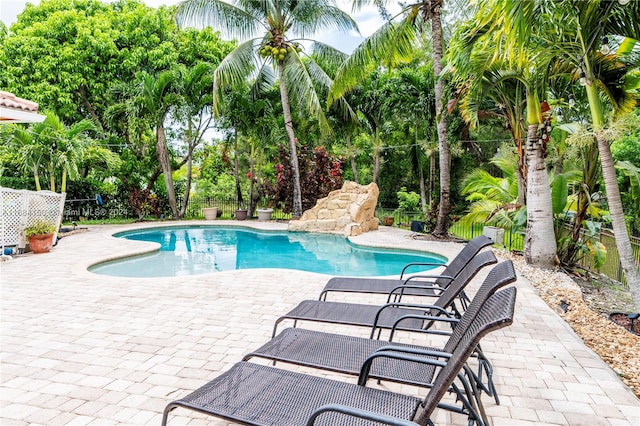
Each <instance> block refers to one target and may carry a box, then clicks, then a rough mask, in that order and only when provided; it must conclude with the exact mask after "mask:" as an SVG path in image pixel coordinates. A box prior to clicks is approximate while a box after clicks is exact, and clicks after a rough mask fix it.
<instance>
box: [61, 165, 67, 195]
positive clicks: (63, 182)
mask: <svg viewBox="0 0 640 426" xmlns="http://www.w3.org/2000/svg"><path fill="white" fill-rule="evenodd" d="M64 192H67V170H66V169H64V168H63V169H62V179H61V180H60V193H64Z"/></svg>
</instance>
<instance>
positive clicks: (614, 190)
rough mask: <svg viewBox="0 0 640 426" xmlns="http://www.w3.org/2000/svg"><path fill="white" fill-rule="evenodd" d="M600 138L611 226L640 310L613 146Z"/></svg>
mask: <svg viewBox="0 0 640 426" xmlns="http://www.w3.org/2000/svg"><path fill="white" fill-rule="evenodd" d="M596 139H597V140H598V151H600V163H601V164H602V177H603V178H604V187H605V190H606V191H607V203H608V204H609V213H610V214H611V226H612V227H613V233H614V235H615V240H616V248H617V249H618V255H619V256H620V264H621V266H622V270H623V271H624V276H625V278H626V279H627V284H628V285H629V290H630V292H631V297H632V298H633V303H634V304H635V306H636V310H640V274H639V273H638V267H637V266H636V262H635V260H634V259H633V251H632V249H631V241H630V240H629V233H628V232H627V226H626V224H625V221H624V213H623V209H622V199H621V198H620V188H619V187H618V180H617V178H616V171H615V168H614V165H613V156H612V155H611V146H610V145H609V142H608V141H607V140H606V139H605V138H604V135H603V134H602V133H601V132H597V133H596Z"/></svg>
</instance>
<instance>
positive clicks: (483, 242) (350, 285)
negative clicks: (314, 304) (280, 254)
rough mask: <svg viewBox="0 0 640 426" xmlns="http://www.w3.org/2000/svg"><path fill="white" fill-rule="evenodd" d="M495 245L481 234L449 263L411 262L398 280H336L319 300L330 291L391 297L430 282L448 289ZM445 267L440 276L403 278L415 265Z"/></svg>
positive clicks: (419, 290)
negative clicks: (401, 288) (400, 288)
mask: <svg viewBox="0 0 640 426" xmlns="http://www.w3.org/2000/svg"><path fill="white" fill-rule="evenodd" d="M491 244H493V241H492V240H491V239H490V238H489V237H485V236H484V235H480V236H478V237H475V238H474V239H472V240H471V241H469V242H468V243H467V244H466V245H465V246H464V248H463V249H462V250H461V251H460V253H458V255H457V256H456V257H455V258H454V259H453V260H452V261H451V262H450V263H449V264H448V265H442V264H439V263H410V264H408V265H406V266H405V267H404V269H403V270H402V272H401V274H400V278H399V279H391V278H390V279H383V278H362V277H357V278H356V277H334V278H331V279H330V280H329V281H328V282H327V284H326V285H325V286H324V288H323V289H322V292H321V293H320V297H319V299H320V300H326V299H327V294H328V293H330V292H342V293H375V294H388V293H389V292H391V291H392V290H393V289H394V288H396V287H398V286H401V285H403V284H409V283H414V282H417V281H419V282H424V281H425V280H429V281H428V282H430V283H433V284H436V285H438V286H440V287H442V288H446V287H447V286H448V285H449V283H450V282H451V281H452V280H453V279H455V278H456V277H457V276H458V274H459V273H460V272H462V270H463V269H464V267H465V266H466V265H467V264H468V263H469V262H470V261H471V259H473V257H474V256H476V255H477V254H478V253H479V252H480V251H481V250H482V249H483V248H485V247H487V246H490V245H491ZM428 265H430V266H433V265H437V266H446V268H445V270H444V271H443V272H442V274H440V275H423V274H419V275H413V276H410V277H408V278H405V277H404V274H405V272H406V271H407V269H408V268H410V267H412V266H428ZM405 294H406V295H417V296H421V295H425V294H426V295H433V291H432V290H431V289H429V288H418V287H415V288H412V289H407V290H406V292H405Z"/></svg>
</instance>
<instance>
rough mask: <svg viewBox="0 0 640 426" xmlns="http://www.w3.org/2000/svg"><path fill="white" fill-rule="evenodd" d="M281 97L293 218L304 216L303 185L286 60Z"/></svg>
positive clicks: (281, 74)
mask: <svg viewBox="0 0 640 426" xmlns="http://www.w3.org/2000/svg"><path fill="white" fill-rule="evenodd" d="M278 65H279V67H278V70H279V73H278V77H279V78H280V98H281V99H282V113H283V114H284V128H285V130H286V132H287V137H288V138H289V162H290V163H291V175H292V176H293V218H294V219H297V218H299V217H300V216H302V187H301V185H300V166H299V165H298V148H297V146H296V142H297V141H296V137H295V134H294V132H293V119H292V117H291V107H290V106H289V93H288V92H287V84H286V82H285V78H284V62H283V61H279V64H278Z"/></svg>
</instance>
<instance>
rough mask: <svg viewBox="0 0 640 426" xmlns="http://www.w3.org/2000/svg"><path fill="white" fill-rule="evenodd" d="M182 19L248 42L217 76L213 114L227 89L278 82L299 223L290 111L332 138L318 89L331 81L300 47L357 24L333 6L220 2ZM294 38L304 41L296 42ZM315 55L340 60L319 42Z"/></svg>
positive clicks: (324, 2)
mask: <svg viewBox="0 0 640 426" xmlns="http://www.w3.org/2000/svg"><path fill="white" fill-rule="evenodd" d="M178 19H179V22H180V23H181V24H183V25H185V24H192V23H195V24H204V25H209V26H212V27H214V28H221V29H223V30H225V31H226V32H228V33H229V34H230V35H232V36H234V37H238V38H239V39H241V40H244V41H242V42H241V43H240V44H239V45H238V47H237V48H236V49H234V50H233V51H232V52H231V53H230V54H229V55H228V56H227V57H226V58H225V59H224V60H223V61H222V63H221V64H220V66H219V67H218V68H217V69H216V71H215V74H214V93H213V106H214V112H216V113H218V112H219V109H220V106H221V103H222V102H223V91H224V90H225V89H226V88H228V87H230V86H237V85H238V84H240V83H241V82H243V81H246V80H247V79H248V78H249V77H250V76H256V75H257V77H255V84H256V87H257V88H260V87H265V86H266V85H272V84H274V83H275V82H276V80H277V82H278V84H279V88H280V97H281V99H282V112H283V115H284V125H285V130H286V132H287V138H288V141H289V152H290V162H291V171H292V177H293V216H294V217H300V216H301V215H302V195H301V194H302V191H301V186H300V185H301V183H300V170H299V165H298V147H297V144H298V141H297V139H296V137H295V133H294V126H293V115H292V111H291V106H292V105H294V106H296V107H297V108H299V109H304V110H306V111H307V112H308V113H309V114H310V115H312V116H314V117H317V118H318V121H319V125H320V127H321V129H323V131H324V132H326V133H328V132H329V130H330V129H329V126H328V123H327V120H326V117H325V116H324V112H323V108H322V105H321V103H320V99H319V97H318V95H317V93H316V90H315V87H314V83H318V84H320V85H321V86H325V87H326V86H328V85H329V84H330V83H331V81H330V79H329V78H328V76H327V74H326V73H325V72H324V71H322V69H321V68H320V67H319V66H318V65H317V63H316V62H315V61H313V59H312V58H310V57H309V60H307V61H303V59H302V54H301V53H302V51H299V44H298V41H301V40H303V39H306V37H308V36H311V35H313V34H314V33H315V32H317V31H318V30H320V29H331V28H336V29H338V30H343V31H348V30H356V31H357V30H358V27H357V25H356V23H355V21H354V20H353V19H351V17H350V16H349V15H348V14H346V13H344V12H343V11H341V10H340V9H339V8H338V7H337V6H336V5H335V3H334V2H333V1H332V0H305V1H299V0H265V1H260V2H256V1H250V0H236V1H234V2H233V4H232V3H227V2H223V1H220V0H208V1H201V0H186V1H184V2H182V3H180V5H179V6H178ZM291 36H293V37H300V38H299V39H294V38H290V37H291ZM312 49H313V51H314V52H315V53H316V54H318V55H321V56H322V55H324V56H329V55H332V54H334V55H337V54H338V52H336V50H335V49H333V48H331V47H330V46H327V45H324V44H322V43H319V42H315V43H314V44H313V48H312ZM340 56H341V55H340ZM273 68H275V71H276V72H275V73H274V72H273V71H272V69H273Z"/></svg>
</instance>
